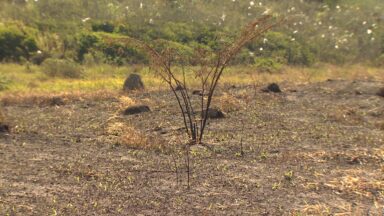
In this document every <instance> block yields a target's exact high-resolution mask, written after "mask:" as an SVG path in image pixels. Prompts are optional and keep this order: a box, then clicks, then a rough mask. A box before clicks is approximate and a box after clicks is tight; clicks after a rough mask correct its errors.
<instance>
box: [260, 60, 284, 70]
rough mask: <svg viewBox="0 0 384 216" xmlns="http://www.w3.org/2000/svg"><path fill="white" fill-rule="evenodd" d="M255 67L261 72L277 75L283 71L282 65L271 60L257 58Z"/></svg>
mask: <svg viewBox="0 0 384 216" xmlns="http://www.w3.org/2000/svg"><path fill="white" fill-rule="evenodd" d="M255 66H256V68H257V70H258V71H259V72H268V73H276V72H280V71H281V67H282V64H280V63H278V62H276V61H275V60H273V59H271V58H257V59H256V63H255Z"/></svg>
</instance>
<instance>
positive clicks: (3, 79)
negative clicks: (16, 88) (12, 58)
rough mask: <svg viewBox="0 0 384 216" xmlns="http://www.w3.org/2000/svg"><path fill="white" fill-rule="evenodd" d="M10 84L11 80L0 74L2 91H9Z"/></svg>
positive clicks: (0, 89)
mask: <svg viewBox="0 0 384 216" xmlns="http://www.w3.org/2000/svg"><path fill="white" fill-rule="evenodd" d="M10 84H11V80H10V79H9V78H8V77H6V76H5V75H2V74H0V91H4V90H7V89H8V88H9V85H10Z"/></svg>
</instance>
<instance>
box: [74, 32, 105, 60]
mask: <svg viewBox="0 0 384 216" xmlns="http://www.w3.org/2000/svg"><path fill="white" fill-rule="evenodd" d="M99 42H100V38H99V37H98V36H97V35H96V34H93V33H82V34H80V36H79V37H78V39H77V47H78V48H77V60H78V61H80V62H82V61H83V60H84V55H85V54H87V53H88V52H89V51H90V50H91V49H93V48H95V47H97V45H98V43H99Z"/></svg>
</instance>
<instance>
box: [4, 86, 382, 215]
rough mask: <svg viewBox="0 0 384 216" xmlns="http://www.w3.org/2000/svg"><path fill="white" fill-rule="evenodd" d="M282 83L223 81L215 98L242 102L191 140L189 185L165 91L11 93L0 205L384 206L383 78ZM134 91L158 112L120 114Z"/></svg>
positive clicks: (307, 211)
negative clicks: (200, 138)
mask: <svg viewBox="0 0 384 216" xmlns="http://www.w3.org/2000/svg"><path fill="white" fill-rule="evenodd" d="M281 85H282V88H284V89H286V91H285V92H284V93H281V94H265V93H261V92H260V91H259V89H260V88H258V87H255V86H237V87H236V88H230V89H229V88H222V89H219V92H218V95H220V97H218V100H217V101H214V104H213V105H215V106H218V107H221V106H223V101H225V100H229V101H233V103H232V105H233V106H234V107H233V108H232V107H230V106H232V105H231V103H226V104H225V105H227V107H226V109H225V110H226V118H224V119H220V120H211V121H210V122H209V125H208V130H209V131H208V133H207V137H206V143H207V144H208V145H209V146H211V147H212V150H210V149H208V148H205V147H202V146H196V147H193V148H192V149H191V152H190V157H191V165H192V167H191V168H192V176H191V188H190V189H189V190H187V187H186V180H187V176H186V173H185V172H186V168H185V167H186V166H185V154H184V153H185V151H184V150H183V148H182V147H181V146H180V144H182V143H183V140H185V134H184V131H183V130H184V129H183V124H182V119H181V118H182V117H181V116H180V114H179V113H178V110H177V104H176V102H175V101H172V100H171V101H170V100H169V98H171V97H172V94H171V93H169V92H160V91H159V92H150V93H145V92H142V93H140V92H138V93H134V94H132V95H129V100H128V99H127V98H125V96H122V95H118V94H116V93H113V94H110V95H104V97H102V99H101V98H100V96H98V97H97V98H98V99H93V98H92V97H91V96H82V99H81V100H80V99H76V97H74V96H66V97H63V98H64V100H65V104H62V105H60V106H50V105H49V103H48V102H47V103H41V102H39V101H42V100H40V99H38V98H35V99H34V101H36V103H33V102H32V101H28V100H27V102H25V103H23V102H22V101H18V100H16V99H15V98H14V101H13V103H10V102H9V98H8V99H4V100H5V101H8V103H5V104H6V107H5V108H6V110H7V116H8V117H9V121H10V122H12V125H13V126H14V132H13V134H12V135H10V136H6V137H0V157H1V158H2V162H1V163H0V170H1V171H0V214H5V215H6V214H11V215H12V214H15V215H47V214H59V215H92V214H96V215H295V214H296V215H297V214H303V215H311V214H312V215H321V214H322V215H329V214H334V215H336V214H344V215H367V214H371V215H380V214H382V212H383V211H384V209H383V208H384V185H383V182H384V133H383V130H382V126H380V125H381V124H382V122H383V117H384V116H383V113H384V101H383V99H382V98H381V97H379V96H377V95H376V94H375V93H374V92H375V91H374V89H375V88H379V87H380V86H383V83H379V82H368V81H356V82H349V81H337V80H334V81H332V82H323V83H315V84H310V85H302V86H292V85H290V84H287V83H283V84H281ZM255 89H258V90H255ZM289 89H294V90H295V91H289ZM356 91H360V92H361V94H356ZM223 96H225V97H223ZM123 97H124V98H123ZM47 98H52V96H49V97H47ZM15 101H17V103H16V102H15ZM48 101H49V100H48ZM136 101H150V102H151V110H152V112H148V113H146V114H145V115H132V116H124V115H122V114H121V108H122V107H125V105H126V104H134V103H135V102H136ZM239 104H240V105H239ZM241 150H242V152H241Z"/></svg>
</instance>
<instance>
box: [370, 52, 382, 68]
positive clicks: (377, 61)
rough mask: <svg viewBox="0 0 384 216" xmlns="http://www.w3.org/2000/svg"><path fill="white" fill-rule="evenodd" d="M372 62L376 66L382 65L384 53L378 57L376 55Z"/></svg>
mask: <svg viewBox="0 0 384 216" xmlns="http://www.w3.org/2000/svg"><path fill="white" fill-rule="evenodd" d="M373 64H374V66H376V67H384V54H381V55H380V56H379V57H377V58H376V59H375V60H374V62H373Z"/></svg>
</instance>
